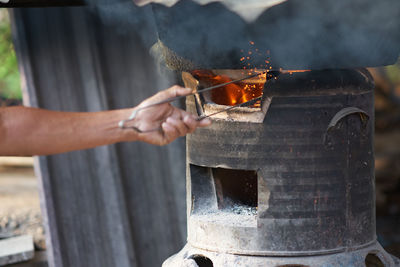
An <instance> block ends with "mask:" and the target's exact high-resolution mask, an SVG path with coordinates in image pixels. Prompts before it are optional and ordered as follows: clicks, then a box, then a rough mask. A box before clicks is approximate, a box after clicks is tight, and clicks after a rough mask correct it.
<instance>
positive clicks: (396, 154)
mask: <svg viewBox="0 0 400 267" xmlns="http://www.w3.org/2000/svg"><path fill="white" fill-rule="evenodd" d="M370 72H371V73H372V75H373V76H374V79H375V83H376V89H375V92H376V94H375V95H376V99H375V100H376V102H375V112H376V121H375V126H376V131H375V156H376V161H375V167H376V212H377V232H378V240H379V241H380V242H381V244H382V245H383V246H384V247H385V248H386V250H387V251H388V252H390V253H392V254H394V255H396V256H397V257H400V61H398V62H397V64H395V65H392V66H387V67H383V68H373V69H370ZM21 104H22V92H21V86H20V79H19V72H18V65H17V60H16V56H15V52H14V49H13V45H12V36H11V29H10V21H9V17H8V13H7V10H6V9H0V105H1V106H11V105H21ZM37 187H38V181H37V179H36V177H35V175H34V171H33V159H32V158H13V157H0V239H1V238H6V237H10V236H13V235H19V234H30V235H32V236H33V237H34V241H35V249H36V250H42V251H43V250H45V249H46V246H45V242H44V235H45V233H44V230H43V225H42V217H41V213H40V204H39V196H38V190H37Z"/></svg>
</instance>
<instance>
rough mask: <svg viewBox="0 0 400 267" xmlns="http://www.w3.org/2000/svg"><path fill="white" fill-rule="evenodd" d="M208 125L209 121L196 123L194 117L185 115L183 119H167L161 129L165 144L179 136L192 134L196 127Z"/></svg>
mask: <svg viewBox="0 0 400 267" xmlns="http://www.w3.org/2000/svg"><path fill="white" fill-rule="evenodd" d="M210 124H211V120H210V119H204V120H201V121H197V120H196V117H195V116H193V115H191V114H186V115H185V116H184V118H183V119H177V118H172V117H169V118H168V119H167V120H166V121H165V122H163V123H162V125H161V128H162V130H163V132H164V137H165V139H166V141H167V143H170V142H172V141H173V140H175V139H176V138H178V137H180V136H185V135H187V134H189V133H193V132H194V131H195V130H196V128H197V127H206V126H209V125H210Z"/></svg>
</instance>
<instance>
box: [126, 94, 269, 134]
mask: <svg viewBox="0 0 400 267" xmlns="http://www.w3.org/2000/svg"><path fill="white" fill-rule="evenodd" d="M261 99H262V96H259V97H256V98H253V99H251V100H249V101H246V102H243V103H240V104H236V105H234V106H231V107H229V108H226V109H223V110H220V111H217V112H214V113H211V114H208V115H203V116H199V117H197V118H196V120H197V121H201V120H203V119H205V118H209V117H211V116H214V115H216V114H219V113H222V112H228V111H230V110H232V109H234V108H239V107H245V106H250V105H253V104H255V103H256V102H257V101H259V100H261ZM128 128H130V129H133V130H135V131H137V132H138V133H151V132H156V131H160V130H161V127H157V128H154V129H150V130H145V131H142V130H140V129H139V128H137V127H135V126H128V127H126V126H125V129H128Z"/></svg>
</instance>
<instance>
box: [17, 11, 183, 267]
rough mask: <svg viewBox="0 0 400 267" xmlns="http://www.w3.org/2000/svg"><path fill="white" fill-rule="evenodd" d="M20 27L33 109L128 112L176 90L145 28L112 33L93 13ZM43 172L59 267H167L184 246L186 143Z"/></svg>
mask: <svg viewBox="0 0 400 267" xmlns="http://www.w3.org/2000/svg"><path fill="white" fill-rule="evenodd" d="M120 7H121V8H123V6H120ZM135 10H136V9H135ZM135 10H132V12H134V11H135ZM139 12H142V10H139ZM125 14H126V13H125ZM128 14H129V13H128ZM129 15H132V16H135V14H134V13H132V14H129ZM119 19H121V18H119ZM13 23H14V31H13V32H14V34H15V44H16V48H17V56H18V60H19V64H20V68H21V70H22V73H23V74H24V81H25V82H24V84H25V86H24V88H25V90H26V94H27V95H28V97H29V101H28V102H29V104H31V105H32V106H36V107H42V108H48V109H55V110H65V111H97V110H105V109H114V108H122V107H129V106H133V105H136V104H138V103H139V102H140V101H141V100H143V99H145V98H146V97H148V96H150V95H152V94H153V93H155V92H156V91H158V90H160V89H164V88H166V87H168V86H170V85H172V84H173V83H174V81H173V80H172V79H171V77H168V76H163V75H159V74H158V72H157V66H156V65H155V64H154V62H153V60H152V59H151V57H150V56H149V54H148V48H149V47H146V46H145V44H144V43H143V42H142V39H141V37H140V34H139V32H138V29H137V28H135V27H133V26H132V24H129V27H125V28H123V27H124V23H123V21H121V20H118V21H117V22H115V23H111V24H104V20H103V17H101V18H99V17H98V16H97V15H96V12H94V11H93V9H90V8H86V7H75V8H48V9H18V10H14V11H13ZM142 26H143V25H142ZM149 28H151V27H149ZM150 34H151V33H150ZM37 162H38V168H37V169H38V173H39V175H40V179H41V186H42V188H41V197H42V200H43V209H44V211H45V215H46V222H47V226H48V228H47V232H48V233H50V235H49V236H48V247H49V254H50V255H49V260H50V266H57V267H59V266H66V267H68V266H74V267H75V266H78V267H79V266H96V267H97V266H150V267H151V266H160V265H161V263H162V261H163V260H164V259H165V258H167V257H168V256H169V255H171V254H173V253H175V252H176V251H178V250H179V249H180V248H181V246H182V245H183V243H184V242H185V237H186V233H185V218H186V216H185V211H186V209H185V152H184V140H183V139H182V140H179V141H176V142H174V143H173V144H171V145H169V146H167V147H162V148H160V147H154V146H151V145H146V144H141V143H126V144H118V145H112V146H104V147H99V148H96V149H91V150H86V151H77V152H71V153H65V154H60V155H55V156H50V157H40V158H38V159H37Z"/></svg>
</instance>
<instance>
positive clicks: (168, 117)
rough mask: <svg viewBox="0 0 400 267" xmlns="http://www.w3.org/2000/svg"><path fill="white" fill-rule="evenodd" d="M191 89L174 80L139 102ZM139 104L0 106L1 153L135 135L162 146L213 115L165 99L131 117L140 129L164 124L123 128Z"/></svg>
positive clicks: (49, 150) (63, 148)
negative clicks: (82, 108) (72, 108)
mask: <svg viewBox="0 0 400 267" xmlns="http://www.w3.org/2000/svg"><path fill="white" fill-rule="evenodd" d="M189 93H191V90H190V89H187V88H182V87H179V86H173V87H171V88H169V89H167V90H164V91H161V92H159V93H158V94H156V95H154V96H152V97H150V98H148V99H146V100H144V101H143V102H142V103H141V104H140V105H138V106H137V107H135V108H138V107H143V106H147V105H149V104H151V103H155V102H158V101H160V100H164V99H168V98H171V97H175V96H182V95H187V94H189ZM135 108H129V109H118V110H110V111H100V112H60V111H50V110H44V109H38V108H29V107H8V108H0V155H3V156H31V155H50V154H57V153H63V152H68V151H73V150H81V149H88V148H93V147H96V146H101V145H108V144H113V143H117V142H132V141H142V142H146V143H149V144H153V145H160V146H161V145H166V144H169V143H171V142H172V141H174V140H175V139H176V138H178V137H180V136H184V135H186V134H188V133H192V132H193V131H194V130H195V129H196V128H197V127H206V126H208V125H210V124H211V121H210V120H209V119H204V120H201V121H196V116H195V115H193V114H190V113H188V112H186V111H184V110H181V109H178V108H176V107H174V106H172V105H171V104H161V105H157V106H154V107H150V108H147V109H145V110H143V111H140V112H139V113H138V114H137V116H136V118H135V119H134V121H133V122H132V123H133V125H134V126H135V127H138V128H139V129H141V130H142V131H145V130H150V129H155V128H160V130H159V131H154V132H149V133H138V132H136V131H134V130H132V129H121V128H119V127H118V122H119V121H121V120H124V119H127V118H128V117H129V116H130V114H131V113H132V111H133V110H134V109H135Z"/></svg>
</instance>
